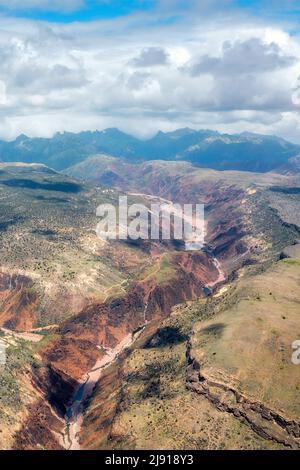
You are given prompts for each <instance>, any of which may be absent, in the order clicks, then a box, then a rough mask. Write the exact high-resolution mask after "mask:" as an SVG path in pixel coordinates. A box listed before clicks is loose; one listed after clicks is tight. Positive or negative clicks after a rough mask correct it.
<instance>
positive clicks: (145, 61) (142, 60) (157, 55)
mask: <svg viewBox="0 0 300 470" xmlns="http://www.w3.org/2000/svg"><path fill="white" fill-rule="evenodd" d="M167 62H168V53H167V52H166V51H165V50H164V49H163V48H162V47H148V48H146V49H143V50H142V51H141V52H140V54H139V56H138V57H136V58H134V59H132V61H131V63H132V65H134V66H135V67H153V66H155V65H166V64H167Z"/></svg>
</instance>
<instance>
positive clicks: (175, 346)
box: [0, 156, 300, 449]
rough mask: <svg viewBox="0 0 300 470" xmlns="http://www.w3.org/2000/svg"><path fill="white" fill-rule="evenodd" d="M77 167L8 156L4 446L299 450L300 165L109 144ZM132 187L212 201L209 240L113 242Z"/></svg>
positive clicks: (4, 169)
mask: <svg viewBox="0 0 300 470" xmlns="http://www.w3.org/2000/svg"><path fill="white" fill-rule="evenodd" d="M87 163H88V164H90V165H91V166H90V168H91V169H92V168H93V165H94V164H95V163H96V164H97V165H98V166H97V165H96V166H94V169H95V172H92V171H91V172H90V173H89V170H88V168H89V167H88V166H87ZM68 173H69V176H66V175H62V174H59V173H56V172H55V171H54V170H50V169H49V168H47V167H45V166H41V165H24V164H17V165H16V164H2V166H1V174H0V206H1V220H0V223H1V232H0V236H1V249H0V250H1V275H0V305H1V309H0V327H1V328H2V330H1V331H2V333H1V337H2V338H3V341H4V342H5V343H7V345H8V347H7V357H8V361H7V364H6V365H5V366H0V368H2V371H3V374H2V376H1V387H3V395H2V396H3V398H4V399H2V400H1V403H0V421H1V429H3V430H4V431H2V433H1V434H0V447H1V448H15V449H43V448H45V449H64V448H65V449H79V448H81V449H85V448H87V449H90V448H93V449H101V448H125V449H127V448H130V449H131V448H149V449H150V448H176V449H183V448H188V449H196V448H207V449H208V448H285V447H289V448H297V446H298V445H299V442H298V440H299V439H298V438H299V429H298V428H299V423H298V418H297V414H298V415H299V410H298V408H297V406H298V405H297V403H298V402H297V390H299V373H298V370H297V368H296V367H295V366H294V365H293V364H292V363H291V362H290V361H289V360H290V356H289V354H290V353H291V351H290V349H289V348H290V343H291V342H292V341H293V339H297V337H295V338H293V336H297V324H298V322H299V321H298V316H299V306H298V302H299V300H298V298H297V286H298V284H299V273H300V271H299V263H298V260H297V249H296V248H294V249H292V248H287V249H286V247H290V246H292V247H293V246H294V247H296V243H297V240H298V238H299V221H298V219H297V211H296V210H295V208H297V207H299V206H298V205H299V197H300V196H299V192H298V188H299V186H298V181H297V177H290V176H287V175H277V174H254V173H238V172H217V171H213V170H199V169H196V168H194V167H192V165H190V164H188V163H183V162H170V163H168V162H147V163H143V164H141V165H137V166H136V167H135V171H134V172H133V171H132V166H131V164H128V163H123V164H120V162H119V161H118V160H115V159H112V158H111V157H106V156H104V157H93V159H92V160H91V161H87V162H85V164H84V166H83V167H81V166H80V165H79V166H77V167H74V168H73V169H71V170H69V171H68ZM73 176H76V177H77V178H79V177H81V180H79V179H77V180H75V179H73ZM141 181H143V191H142V193H141V191H140V182H141ZM103 184H104V185H106V186H103ZM108 186H109V188H108ZM120 191H121V193H123V192H124V191H125V192H126V194H128V195H129V198H130V200H131V201H138V202H140V201H143V202H145V203H146V204H148V203H149V201H151V197H150V196H149V195H152V196H159V197H163V198H167V199H170V200H172V201H174V202H202V203H204V204H205V206H206V221H207V230H206V231H207V233H206V244H205V247H204V248H203V250H202V251H185V250H184V249H182V247H181V246H180V245H178V244H174V243H172V241H171V242H170V243H159V242H155V241H153V242H138V243H127V242H121V241H112V242H107V243H104V242H102V241H100V240H99V239H98V238H97V236H96V233H95V226H96V223H97V219H96V217H95V212H96V207H97V205H98V204H100V203H101V202H113V203H116V201H117V199H118V196H119V194H120ZM291 208H292V209H291ZM295 252H296V255H295ZM280 260H281V261H280ZM283 317H284V318H283ZM0 339H1V338H0ZM16 364H17V365H16ZM274 376H277V377H278V380H279V381H280V383H279V384H278V386H277V385H276V386H275V387H274V386H273V387H271V381H272V379H273V377H274Z"/></svg>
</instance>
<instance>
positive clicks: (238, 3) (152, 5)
mask: <svg viewBox="0 0 300 470" xmlns="http://www.w3.org/2000/svg"><path fill="white" fill-rule="evenodd" d="M197 3H198V5H200V4H201V3H202V4H203V5H205V8H206V9H211V11H212V12H214V11H215V12H218V10H220V9H222V8H225V9H231V10H232V11H244V12H246V11H248V12H249V13H251V14H252V15H254V16H255V15H257V14H259V15H265V16H266V17H269V16H274V17H276V16H281V18H283V17H292V16H293V15H298V13H299V11H300V5H299V2H298V1H297V0H285V1H280V0H273V1H272V0H218V2H217V1H215V0H173V1H172V0H166V1H164V0H67V1H64V2H63V1H62V2H59V1H57V0H52V1H51V0H40V1H38V0H23V1H21V0H11V1H10V2H6V1H0V13H2V14H4V15H7V16H15V17H20V18H31V19H37V20H44V21H48V22H62V23H69V22H74V21H91V20H99V19H107V18H117V17H122V16H126V15H129V14H132V13H138V12H151V11H155V10H157V9H159V8H160V7H161V6H163V7H164V13H165V14H170V16H171V15H173V13H174V12H176V13H179V16H180V14H182V15H184V13H185V12H187V11H189V9H191V8H193V6H194V5H195V4H197Z"/></svg>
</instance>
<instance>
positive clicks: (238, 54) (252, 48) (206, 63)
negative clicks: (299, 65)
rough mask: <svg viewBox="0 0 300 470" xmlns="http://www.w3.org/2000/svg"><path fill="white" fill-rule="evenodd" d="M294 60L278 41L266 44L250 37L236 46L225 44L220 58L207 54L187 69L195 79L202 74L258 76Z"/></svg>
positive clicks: (227, 42) (289, 63) (287, 65)
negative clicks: (286, 53) (252, 74)
mask: <svg viewBox="0 0 300 470" xmlns="http://www.w3.org/2000/svg"><path fill="white" fill-rule="evenodd" d="M295 61H296V58H295V57H293V56H288V55H285V54H283V52H282V51H281V50H280V47H279V46H278V44H276V43H275V42H272V43H271V44H266V43H264V42H263V41H262V40H261V39H260V38H250V39H248V40H247V41H236V42H234V43H232V42H230V41H225V42H224V43H223V48H222V55H221V56H220V57H211V56H209V55H205V56H203V57H201V58H200V59H199V61H196V62H194V63H192V64H191V65H190V66H189V67H188V70H189V72H190V73H191V75H194V76H196V75H200V74H203V73H209V74H212V75H223V74H224V73H225V74H230V75H233V74H249V73H255V74H257V73H260V72H269V71H272V70H276V69H282V68H285V67H289V66H291V65H293V64H294V63H295Z"/></svg>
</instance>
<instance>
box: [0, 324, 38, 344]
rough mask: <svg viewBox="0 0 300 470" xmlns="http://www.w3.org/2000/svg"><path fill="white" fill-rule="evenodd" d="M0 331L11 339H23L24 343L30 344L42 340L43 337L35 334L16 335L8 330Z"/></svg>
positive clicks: (2, 329)
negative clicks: (28, 342) (29, 342)
mask: <svg viewBox="0 0 300 470" xmlns="http://www.w3.org/2000/svg"><path fill="white" fill-rule="evenodd" d="M0 330H1V331H3V333H5V334H6V335H9V336H12V337H13V338H18V339H24V340H25V341H31V342H32V343H38V342H39V341H41V340H42V339H43V335H39V334H37V333H26V332H25V333H18V332H16V331H12V330H8V329H7V328H0Z"/></svg>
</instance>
